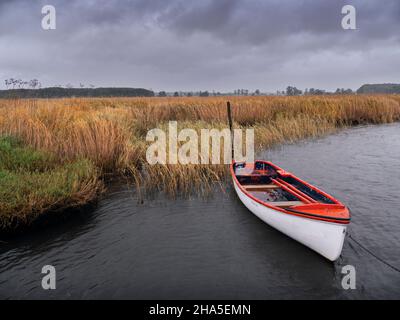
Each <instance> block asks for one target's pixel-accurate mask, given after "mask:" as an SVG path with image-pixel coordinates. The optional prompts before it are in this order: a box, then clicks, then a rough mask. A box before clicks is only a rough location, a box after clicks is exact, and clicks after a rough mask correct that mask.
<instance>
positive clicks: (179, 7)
mask: <svg viewBox="0 0 400 320" xmlns="http://www.w3.org/2000/svg"><path fill="white" fill-rule="evenodd" d="M46 4H51V5H53V6H54V7H55V8H56V13H57V29H56V30H48V31H44V30H43V29H42V27H41V20H42V17H43V16H44V15H43V14H42V13H41V9H42V6H43V5H46ZM345 4H351V5H353V6H354V7H355V8H356V10H357V11H356V13H357V30H343V28H342V27H341V20H342V18H343V14H342V13H341V9H342V7H343V6H344V5H345ZM10 77H14V78H23V79H26V80H29V79H32V78H38V79H39V80H40V81H41V82H42V84H43V86H51V85H65V84H67V83H71V84H73V85H75V86H78V85H79V83H84V84H86V85H89V84H93V85H95V86H129V87H144V88H149V89H150V88H151V89H153V90H155V91H159V90H167V91H175V90H184V91H185V90H213V89H215V90H217V91H233V90H235V89H238V88H245V89H250V90H255V89H260V90H261V91H263V92H275V91H276V90H277V89H279V90H281V89H284V88H286V86H288V85H295V86H297V87H298V88H301V89H304V88H310V87H315V88H322V89H328V90H334V89H336V88H337V87H340V88H342V87H345V88H352V89H357V88H358V87H359V86H360V85H362V84H364V83H387V82H397V83H400V1H399V0H385V1H379V0H358V1H357V0H349V1H341V0H313V1H311V0H246V1H245V0H213V1H211V0H131V1H128V0H126V1H124V0H85V1H83V0H68V1H67V0H63V1H61V0H46V1H41V0H0V80H1V87H4V79H6V78H10Z"/></svg>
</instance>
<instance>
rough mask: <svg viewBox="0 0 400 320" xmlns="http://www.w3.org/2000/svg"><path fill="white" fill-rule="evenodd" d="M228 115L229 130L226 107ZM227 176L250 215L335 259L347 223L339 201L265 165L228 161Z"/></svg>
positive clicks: (304, 182)
mask: <svg viewBox="0 0 400 320" xmlns="http://www.w3.org/2000/svg"><path fill="white" fill-rule="evenodd" d="M228 115H229V124H230V127H231V129H232V118H231V114H230V104H229V103H228ZM232 150H233V145H232ZM232 159H234V158H233V152H232ZM230 172H231V175H232V179H233V184H234V187H235V191H236V193H237V195H238V197H239V199H240V200H241V201H242V203H243V204H244V205H245V206H246V207H247V209H249V210H250V211H251V212H252V213H253V214H254V215H256V216H257V217H258V218H260V219H261V220H262V221H264V222H265V223H267V224H268V225H270V226H272V227H273V228H275V229H277V230H279V231H281V232H282V233H284V234H286V235H287V236H289V237H291V238H292V239H294V240H296V241H298V242H300V243H302V244H303V245H305V246H307V247H309V248H310V249H312V250H314V251H316V252H317V253H319V254H320V255H322V256H323V257H325V258H327V259H329V260H331V261H335V260H336V259H338V258H339V256H340V254H341V252H342V248H343V243H344V239H345V236H346V229H347V227H348V224H349V223H350V211H349V209H348V208H347V207H346V206H345V205H344V204H342V203H341V202H340V201H339V200H337V199H335V198H334V197H332V196H331V195H329V194H327V193H325V192H324V191H322V190H320V189H318V188H317V187H315V186H313V185H311V184H309V183H307V182H306V181H303V180H301V179H300V178H298V177H296V176H295V175H293V174H292V173H290V172H288V171H285V170H283V169H282V168H280V167H278V166H277V165H275V164H273V163H272V162H269V161H264V160H256V161H254V162H236V161H234V160H232V163H231V165H230Z"/></svg>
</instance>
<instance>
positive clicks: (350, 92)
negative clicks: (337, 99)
mask: <svg viewBox="0 0 400 320" xmlns="http://www.w3.org/2000/svg"><path fill="white" fill-rule="evenodd" d="M352 93H353V90H351V89H344V88H341V89H340V88H337V89H336V91H335V94H352Z"/></svg>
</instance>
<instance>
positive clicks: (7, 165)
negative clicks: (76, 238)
mask: <svg viewBox="0 0 400 320" xmlns="http://www.w3.org/2000/svg"><path fill="white" fill-rule="evenodd" d="M52 159H53V157H52V156H50V155H48V154H46V153H44V152H40V151H36V150H33V149H31V148H27V147H23V146H21V144H20V143H19V142H18V141H17V140H16V139H15V138H11V137H2V138H0V229H12V228H16V227H18V226H20V225H27V224H29V223H31V222H32V221H34V220H35V219H36V218H37V217H38V216H39V215H41V214H42V213H44V212H48V211H50V210H56V209H66V208H71V207H75V206H80V205H83V204H86V203H88V202H90V201H92V200H94V199H95V198H96V196H97V194H98V193H99V192H100V191H101V188H102V183H101V181H100V180H99V179H98V174H97V169H96V167H95V166H94V165H93V164H92V163H91V162H90V161H89V160H79V161H75V162H71V163H65V164H64V165H62V166H60V165H57V164H55V163H54V162H52Z"/></svg>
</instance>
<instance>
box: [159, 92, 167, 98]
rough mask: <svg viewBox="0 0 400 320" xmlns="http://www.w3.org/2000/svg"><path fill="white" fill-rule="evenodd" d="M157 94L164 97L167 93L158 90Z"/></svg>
mask: <svg viewBox="0 0 400 320" xmlns="http://www.w3.org/2000/svg"><path fill="white" fill-rule="evenodd" d="M158 96H159V97H166V96H167V93H166V92H165V91H160V92H159V93H158Z"/></svg>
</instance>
